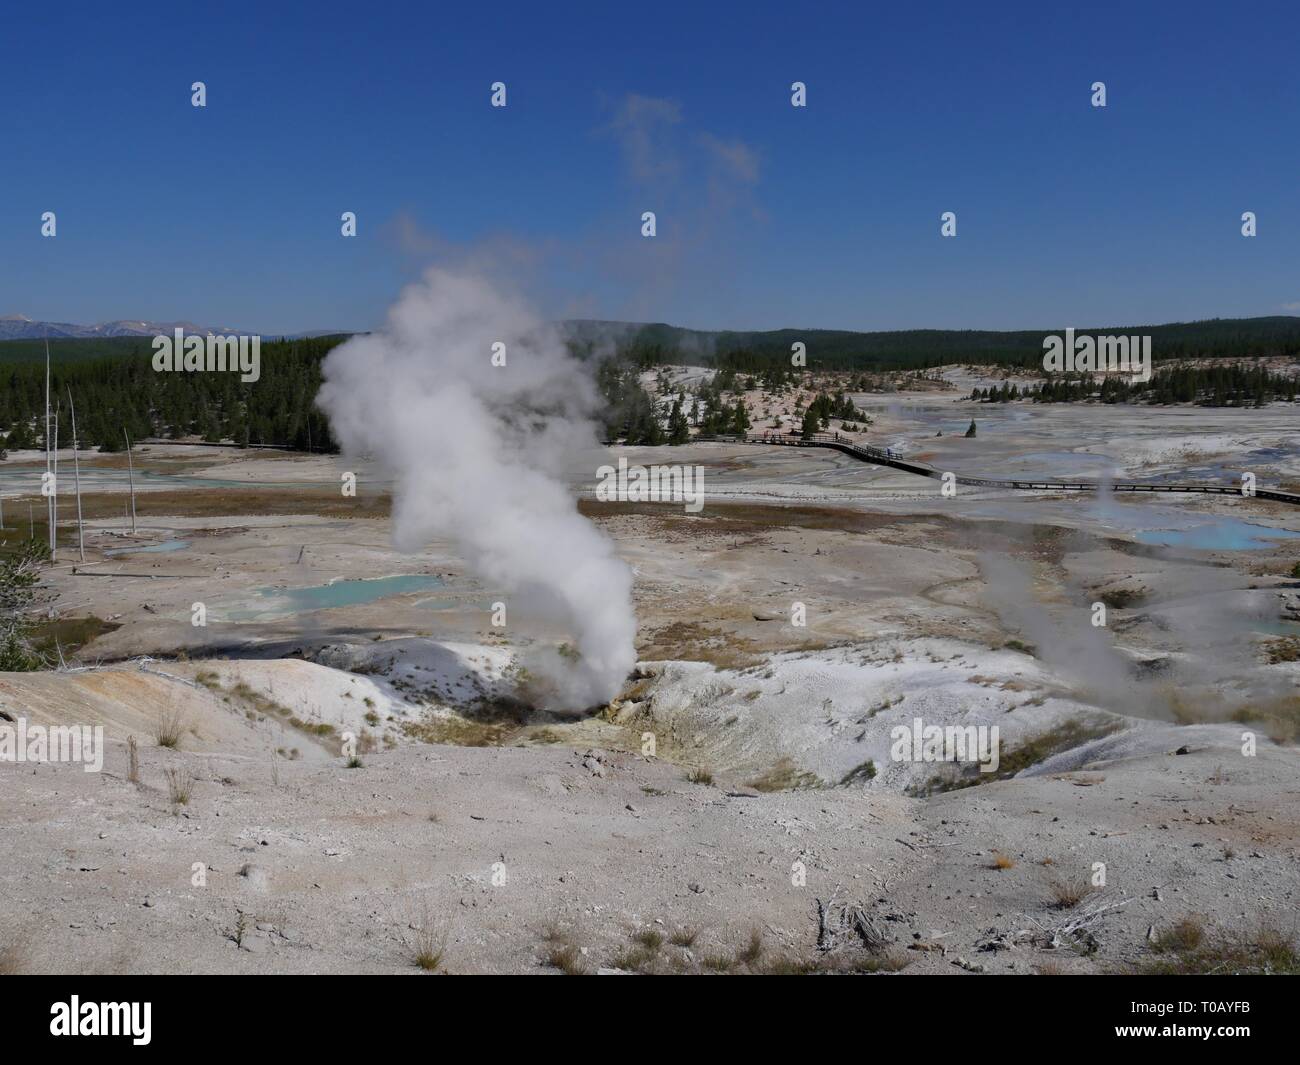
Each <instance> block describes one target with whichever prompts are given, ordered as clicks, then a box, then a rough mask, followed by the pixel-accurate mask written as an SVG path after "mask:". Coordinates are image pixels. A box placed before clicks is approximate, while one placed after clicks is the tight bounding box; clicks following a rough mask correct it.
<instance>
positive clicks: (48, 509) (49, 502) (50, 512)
mask: <svg viewBox="0 0 1300 1065" xmlns="http://www.w3.org/2000/svg"><path fill="white" fill-rule="evenodd" d="M52 472H53V471H52V470H51V469H50V338H49V337H46V338H45V475H46V479H47V480H48V479H49V475H50V474H51V473H52ZM45 513H46V517H47V518H48V524H49V527H50V556H51V558H53V556H54V496H53V494H51V495H47V496H46V497H45Z"/></svg>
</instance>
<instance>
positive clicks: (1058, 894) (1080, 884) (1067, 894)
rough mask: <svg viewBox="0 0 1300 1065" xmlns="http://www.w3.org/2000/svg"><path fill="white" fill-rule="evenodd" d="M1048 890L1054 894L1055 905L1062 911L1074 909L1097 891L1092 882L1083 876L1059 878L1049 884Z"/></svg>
mask: <svg viewBox="0 0 1300 1065" xmlns="http://www.w3.org/2000/svg"><path fill="white" fill-rule="evenodd" d="M1048 889H1049V890H1050V891H1051V893H1052V901H1053V903H1054V904H1055V905H1056V907H1057V909H1061V910H1070V909H1073V908H1074V907H1075V906H1077V905H1079V903H1080V902H1082V901H1083V900H1084V899H1085V898H1087V897H1088V896H1089V895H1091V894H1092V893H1093V892H1094V891H1096V890H1097V889H1096V888H1095V887H1093V885H1092V881H1091V880H1089V879H1088V878H1087V877H1086V876H1084V875H1082V874H1080V875H1079V876H1074V877H1058V878H1057V879H1055V880H1053V881H1052V882H1051V883H1050V884H1048Z"/></svg>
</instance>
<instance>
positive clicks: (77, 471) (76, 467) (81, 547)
mask: <svg viewBox="0 0 1300 1065" xmlns="http://www.w3.org/2000/svg"><path fill="white" fill-rule="evenodd" d="M68 410H69V411H70V412H71V413H72V469H73V473H74V476H75V477H76V481H77V550H78V551H80V552H81V561H82V562H85V561H86V532H85V528H84V526H83V525H82V522H81V459H80V458H79V457H78V455H77V407H76V405H75V404H74V403H73V402H72V386H71V385H69V386H68ZM2 518H3V515H0V519H2ZM3 524H4V523H3V520H0V528H2V527H3Z"/></svg>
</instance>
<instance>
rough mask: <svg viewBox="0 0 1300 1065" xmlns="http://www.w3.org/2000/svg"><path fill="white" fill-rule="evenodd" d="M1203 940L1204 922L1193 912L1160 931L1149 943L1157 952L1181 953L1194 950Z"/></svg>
mask: <svg viewBox="0 0 1300 1065" xmlns="http://www.w3.org/2000/svg"><path fill="white" fill-rule="evenodd" d="M1204 940H1205V924H1204V922H1202V921H1201V919H1200V918H1199V917H1197V916H1196V915H1195V914H1189V915H1188V916H1186V917H1183V918H1180V919H1179V920H1178V921H1176V922H1175V923H1174V924H1173V925H1171V926H1170V927H1169V928H1166V929H1164V930H1163V931H1161V932H1160V933H1159V934H1158V935H1157V936H1156V938H1155V941H1154V942H1153V943H1152V944H1151V949H1152V950H1154V951H1155V952H1156V953H1158V954H1164V953H1167V952H1169V951H1173V952H1174V953H1182V952H1184V951H1189V950H1195V949H1196V948H1197V947H1199V946H1200V945H1201V943H1203V942H1204Z"/></svg>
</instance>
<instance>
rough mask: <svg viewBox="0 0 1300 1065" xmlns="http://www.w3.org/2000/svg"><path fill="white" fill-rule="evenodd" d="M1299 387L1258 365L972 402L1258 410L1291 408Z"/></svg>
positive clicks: (1082, 383) (987, 393)
mask: <svg viewBox="0 0 1300 1065" xmlns="http://www.w3.org/2000/svg"><path fill="white" fill-rule="evenodd" d="M1297 391H1300V381H1298V380H1297V378H1295V377H1294V376H1289V375H1287V374H1275V373H1270V372H1269V370H1268V368H1267V367H1265V366H1261V365H1253V366H1252V365H1244V364H1242V363H1222V364H1219V365H1213V366H1190V365H1181V364H1180V365H1178V366H1169V367H1165V368H1162V369H1157V370H1156V371H1155V372H1154V373H1152V375H1151V380H1150V381H1134V380H1133V379H1132V378H1129V377H1126V376H1107V377H1103V378H1101V379H1097V378H1095V377H1092V376H1090V375H1083V376H1074V375H1071V376H1063V377H1053V378H1050V379H1049V380H1047V381H1043V382H1039V383H1036V384H1033V385H1025V386H1023V387H1021V386H1020V385H1017V384H1015V383H1014V382H1012V381H1003V382H1002V384H1001V385H993V386H991V387H989V388H978V387H976V388H972V389H971V394H970V398H971V399H973V400H978V401H981V402H986V403H1007V402H1010V401H1012V400H1017V399H1028V400H1032V401H1033V402H1035V403H1076V402H1079V401H1081V400H1098V401H1100V402H1102V403H1153V404H1159V405H1168V404H1173V403H1195V404H1197V405H1199V406H1203V407H1262V406H1264V405H1265V404H1267V403H1269V402H1272V401H1274V400H1283V401H1286V402H1294V400H1295V398H1296V392H1297Z"/></svg>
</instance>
